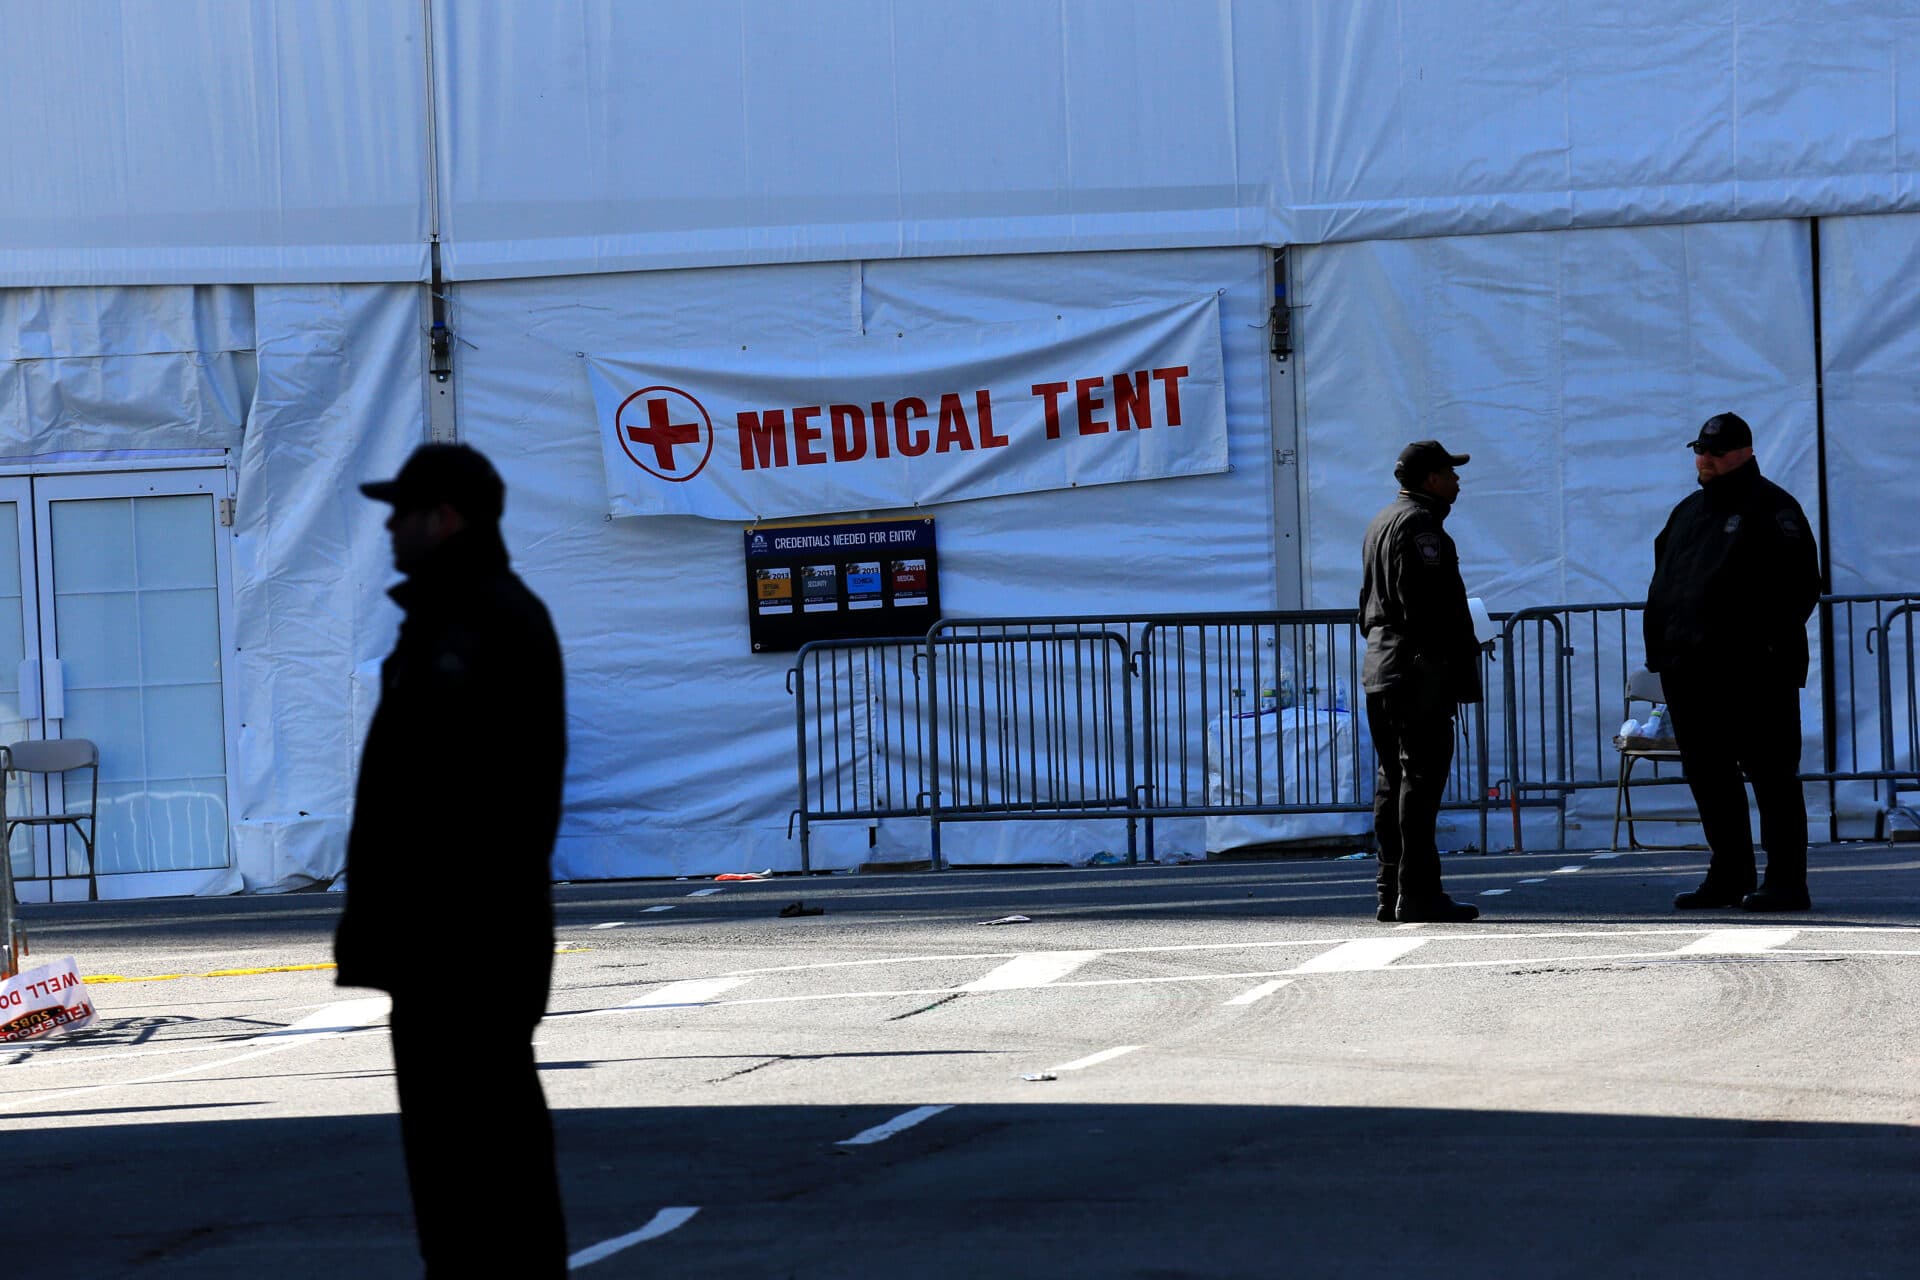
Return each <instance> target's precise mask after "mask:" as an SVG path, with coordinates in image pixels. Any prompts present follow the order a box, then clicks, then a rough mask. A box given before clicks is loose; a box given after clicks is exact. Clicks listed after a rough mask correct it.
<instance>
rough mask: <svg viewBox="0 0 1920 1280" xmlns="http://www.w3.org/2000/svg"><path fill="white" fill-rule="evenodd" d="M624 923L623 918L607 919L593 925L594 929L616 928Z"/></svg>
mask: <svg viewBox="0 0 1920 1280" xmlns="http://www.w3.org/2000/svg"><path fill="white" fill-rule="evenodd" d="M625 923H626V921H625V920H609V921H607V922H606V923H605V924H597V925H595V926H593V927H594V928H596V929H618V928H619V927H620V926H621V925H623V924H625Z"/></svg>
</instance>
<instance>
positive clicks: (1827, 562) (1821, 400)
mask: <svg viewBox="0 0 1920 1280" xmlns="http://www.w3.org/2000/svg"><path fill="white" fill-rule="evenodd" d="M1807 236H1808V241H1809V243H1808V249H1809V255H1810V265H1811V267H1812V270H1813V442H1814V459H1815V463H1814V465H1815V469H1816V474H1817V480H1818V484H1819V502H1820V594H1821V595H1823V596H1828V595H1832V594H1833V537H1832V530H1831V525H1830V522H1829V519H1828V515H1827V511H1828V506H1829V503H1828V497H1827V387H1826V369H1827V357H1826V351H1825V349H1824V346H1823V335H1822V333H1821V328H1820V219H1818V218H1809V219H1808V220H1807ZM1833 660H1834V654H1833V606H1832V605H1830V604H1824V603H1823V604H1822V605H1821V606H1820V731H1821V732H1820V737H1821V750H1822V763H1823V766H1824V768H1825V770H1826V772H1827V773H1828V774H1829V775H1831V774H1832V773H1834V772H1835V771H1836V770H1837V769H1838V768H1839V760H1840V740H1839V727H1840V725H1839V719H1840V711H1839V695H1838V693H1837V692H1836V687H1835V683H1834V670H1833ZM1839 790H1840V789H1839V786H1838V785H1837V784H1835V783H1833V782H1831V781H1829V782H1828V783H1827V838H1828V839H1829V840H1838V839H1839V838H1840V815H1839V813H1838V812H1837V806H1838V793H1839Z"/></svg>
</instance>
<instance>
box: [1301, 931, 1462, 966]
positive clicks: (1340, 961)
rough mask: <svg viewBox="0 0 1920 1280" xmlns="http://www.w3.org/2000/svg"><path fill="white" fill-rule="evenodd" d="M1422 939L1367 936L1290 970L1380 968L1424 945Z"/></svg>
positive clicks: (1424, 940)
mask: <svg viewBox="0 0 1920 1280" xmlns="http://www.w3.org/2000/svg"><path fill="white" fill-rule="evenodd" d="M1427 942H1428V939H1426V938H1369V939H1367V940H1366V941H1364V942H1343V943H1341V944H1340V945H1339V946H1337V947H1335V948H1334V949H1333V950H1331V951H1326V952H1322V953H1321V954H1320V955H1317V956H1315V957H1314V958H1313V959H1311V960H1309V961H1307V962H1306V963H1305V964H1302V965H1300V966H1299V967H1297V968H1295V969H1294V970H1293V972H1294V973H1351V972H1353V971H1355V970H1358V969H1384V968H1386V967H1387V966H1388V965H1390V964H1392V963H1393V962H1394V961H1395V960H1398V959H1399V958H1400V957H1401V956H1403V955H1405V954H1407V952H1409V951H1415V950H1418V949H1419V948H1421V947H1424V946H1426V945H1427Z"/></svg>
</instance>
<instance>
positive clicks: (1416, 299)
mask: <svg viewBox="0 0 1920 1280" xmlns="http://www.w3.org/2000/svg"><path fill="white" fill-rule="evenodd" d="M1295 259H1296V260H1295V266H1294V281H1295V287H1294V294H1293V297H1292V302H1293V304H1294V306H1295V307H1296V308H1298V310H1297V311H1296V324H1295V327H1296V333H1297V335H1298V336H1297V342H1298V343H1299V351H1300V372H1299V374H1298V378H1299V383H1298V385H1299V387H1300V391H1299V396H1300V424H1301V425H1300V438H1301V441H1302V465H1301V470H1300V475H1301V509H1302V513H1303V515H1302V522H1303V525H1304V530H1303V535H1302V536H1303V539H1304V541H1305V545H1306V556H1305V560H1306V575H1307V585H1306V594H1307V599H1308V601H1309V604H1310V605H1311V606H1314V607H1321V608H1351V607H1353V604H1354V601H1355V600H1356V599H1357V596H1358V592H1359V581H1360V563H1359V551H1358V548H1359V546H1360V538H1361V534H1362V532H1363V531H1364V529H1365V527H1366V523H1367V521H1368V520H1369V519H1370V518H1371V516H1372V514H1373V512H1374V511H1375V510H1377V509H1378V508H1379V507H1380V506H1381V505H1383V504H1384V503H1385V502H1386V500H1387V499H1388V498H1390V497H1391V495H1392V493H1393V488H1394V486H1393V480H1392V466H1393V458H1394V455H1395V454H1396V453H1397V451H1398V450H1399V448H1400V446H1401V445H1403V444H1405V443H1406V442H1407V441H1409V440H1415V439H1424V438H1430V437H1431V438H1438V439H1439V440H1441V441H1442V442H1443V443H1445V444H1446V445H1447V447H1448V448H1450V449H1454V450H1456V451H1462V452H1468V453H1471V454H1472V455H1473V461H1472V463H1471V464H1469V465H1468V466H1467V467H1466V468H1465V470H1464V471H1463V473H1462V478H1463V481H1464V484H1463V486H1462V489H1463V492H1462V496H1461V500H1460V503H1459V505H1458V507H1457V508H1456V510H1455V512H1454V515H1453V517H1452V518H1451V520H1450V521H1449V524H1448V528H1449V532H1451V533H1452V534H1453V536H1454V539H1455V541H1456V542H1458V543H1459V545H1460V548H1461V559H1462V568H1463V572H1464V576H1465V577H1466V580H1467V588H1468V591H1469V593H1470V594H1475V595H1480V596H1483V597H1484V598H1485V599H1486V601H1487V604H1488V607H1489V608H1490V609H1492V610H1494V611H1496V612H1499V611H1508V610H1514V609H1519V608H1522V607H1526V606H1531V605H1554V604H1573V603H1581V602H1601V601H1616V600H1639V599H1642V598H1643V597H1644V596H1645V594H1646V584H1647V579H1648V577H1649V576H1650V575H1651V573H1652V565H1653V551H1652V548H1653V539H1654V536H1655V535H1656V534H1657V533H1658V532H1659V531H1660V528H1661V526H1662V525H1663V524H1664V522H1665V519H1666V515H1667V513H1668V511H1670V510H1671V509H1672V507H1673V505H1674V503H1676V502H1678V501H1679V500H1680V499H1681V498H1683V497H1685V496H1686V494H1687V493H1688V492H1689V491H1690V490H1691V488H1692V486H1693V484H1694V480H1693V472H1692V462H1691V458H1690V457H1689V455H1688V453H1687V451H1686V449H1685V448H1684V445H1685V443H1686V441H1688V440H1689V439H1691V438H1692V433H1693V431H1694V429H1695V428H1697V427H1698V426H1699V424H1700V423H1701V422H1702V421H1703V420H1704V419H1706V418H1707V417H1708V416H1710V415H1711V414H1713V413H1717V412H1720V411H1721V410H1723V409H1733V410H1737V411H1738V412H1739V413H1740V414H1741V415H1742V416H1743V417H1745V418H1747V419H1748V421H1750V422H1751V423H1752V424H1753V426H1754V431H1755V436H1756V454H1757V456H1758V457H1759V458H1760V460H1761V465H1762V468H1763V469H1764V471H1765V472H1766V474H1768V475H1769V476H1770V477H1772V478H1773V479H1774V480H1776V481H1778V482H1779V483H1780V484H1782V485H1784V486H1786V488H1788V489H1789V490H1790V491H1792V492H1793V493H1794V494H1795V496H1797V497H1798V498H1799V499H1800V501H1801V503H1802V505H1803V506H1805V507H1806V508H1807V511H1808V514H1809V517H1810V518H1811V519H1813V520H1815V521H1816V522H1817V521H1818V519H1819V510H1818V502H1817V496H1818V481H1817V476H1816V466H1817V456H1816V448H1815V438H1816V424H1815V411H1814V371H1813V359H1814V356H1813V352H1814V344H1813V330H1812V325H1813V303H1812V279H1813V277H1812V268H1811V248H1810V240H1809V235H1808V228H1807V224H1806V223H1804V222H1785V221H1780V222H1748V223H1729V224H1718V225H1699V226H1673V227H1645V228H1632V229H1618V230H1596V231H1569V232H1546V233H1527V234H1521V235H1512V236H1480V237H1470V238H1447V239H1437V240H1402V241H1388V242H1376V243H1369V244H1354V245H1334V246H1323V247H1317V248H1311V249H1306V250H1303V251H1300V252H1299V253H1297V254H1296V255H1295ZM1637 640H1638V637H1637V635H1635V636H1632V637H1631V641H1632V645H1631V650H1630V651H1631V653H1632V655H1633V657H1634V658H1636V659H1637V658H1638V657H1639V656H1640V655H1639V648H1638V644H1637ZM1615 705H1616V704H1615V703H1614V702H1613V701H1612V700H1611V699H1608V700H1607V701H1605V702H1604V703H1603V706H1604V707H1605V708H1606V711H1607V712H1608V713H1610V712H1611V711H1612V709H1613V707H1614V706H1615ZM1802 707H1803V711H1802V715H1803V724H1804V726H1805V729H1806V733H1807V740H1808V749H1807V755H1806V757H1805V758H1806V759H1808V760H1813V759H1815V758H1816V753H1817V750H1818V747H1817V744H1818V741H1819V737H1818V734H1819V712H1820V699H1819V673H1818V670H1817V669H1816V670H1815V672H1814V673H1813V675H1812V676H1811V677H1810V679H1809V691H1808V694H1807V696H1806V698H1805V699H1804V700H1803V703H1802ZM1582 731H1583V732H1585V726H1583V727H1582ZM1577 740H1584V739H1577ZM1596 797H1597V798H1596ZM1602 800H1604V806H1602V804H1601V801H1602ZM1601 807H1604V808H1605V810H1606V816H1607V817H1609V818H1610V817H1611V811H1612V796H1611V795H1610V794H1606V793H1602V792H1591V793H1588V796H1587V798H1585V799H1583V800H1582V801H1581V802H1580V805H1579V806H1578V808H1579V810H1581V811H1591V810H1596V809H1598V808H1601ZM1495 831H1496V834H1498V832H1499V831H1500V826H1499V825H1496V828H1495ZM1532 842H1533V838H1532V837H1529V843H1532Z"/></svg>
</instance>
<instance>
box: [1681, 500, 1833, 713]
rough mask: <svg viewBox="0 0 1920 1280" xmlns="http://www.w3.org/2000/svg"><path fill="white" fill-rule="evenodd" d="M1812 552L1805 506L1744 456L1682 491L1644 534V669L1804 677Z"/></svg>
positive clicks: (1816, 579)
mask: <svg viewBox="0 0 1920 1280" xmlns="http://www.w3.org/2000/svg"><path fill="white" fill-rule="evenodd" d="M1819 600H1820V558H1819V554H1818V553H1817V551H1816V550H1815V548H1814V541H1813V530H1812V528H1811V527H1810V526H1809V525H1808V524H1807V515H1806V512H1804V511H1802V510H1801V509H1800V504H1799V503H1798V502H1796V501H1794V498H1793V495H1792V494H1790V493H1788V492H1787V491H1786V490H1785V489H1782V488H1781V487H1780V486H1779V485H1777V484H1774V483H1773V482H1772V481H1771V480H1768V479H1767V478H1765V477H1764V476H1762V475H1761V474H1760V464H1759V463H1757V462H1748V463H1747V464H1746V465H1744V466H1742V467H1739V468H1737V469H1735V470H1733V471H1729V472H1728V473H1727V474H1725V475H1723V476H1721V477H1719V478H1718V479H1715V480H1712V481H1709V482H1708V483H1706V484H1704V485H1702V486H1701V487H1700V489H1699V490H1698V491H1697V492H1695V493H1692V494H1689V495H1688V496H1687V497H1686V498H1685V499H1683V500H1682V501H1681V503H1680V505H1679V506H1677V507H1675V508H1674V509H1673V514H1672V515H1670V516H1668V517H1667V527H1666V528H1664V529H1662V530H1661V531H1660V536H1659V537H1658V538H1655V539H1654V542H1653V581H1652V582H1651V583H1650V584H1648V586H1647V611H1646V615H1645V618H1644V619H1643V622H1644V626H1645V635H1646V643H1647V669H1648V670H1650V671H1668V672H1675V671H1708V670H1710V671H1712V672H1714V673H1716V674H1731V675H1736V676H1771V677H1775V678H1786V679H1790V680H1792V681H1793V683H1794V684H1795V685H1797V686H1804V685H1805V684H1806V682H1807V619H1808V618H1809V617H1811V616H1812V614H1813V608H1814V606H1815V605H1816V604H1817V603H1819Z"/></svg>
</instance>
